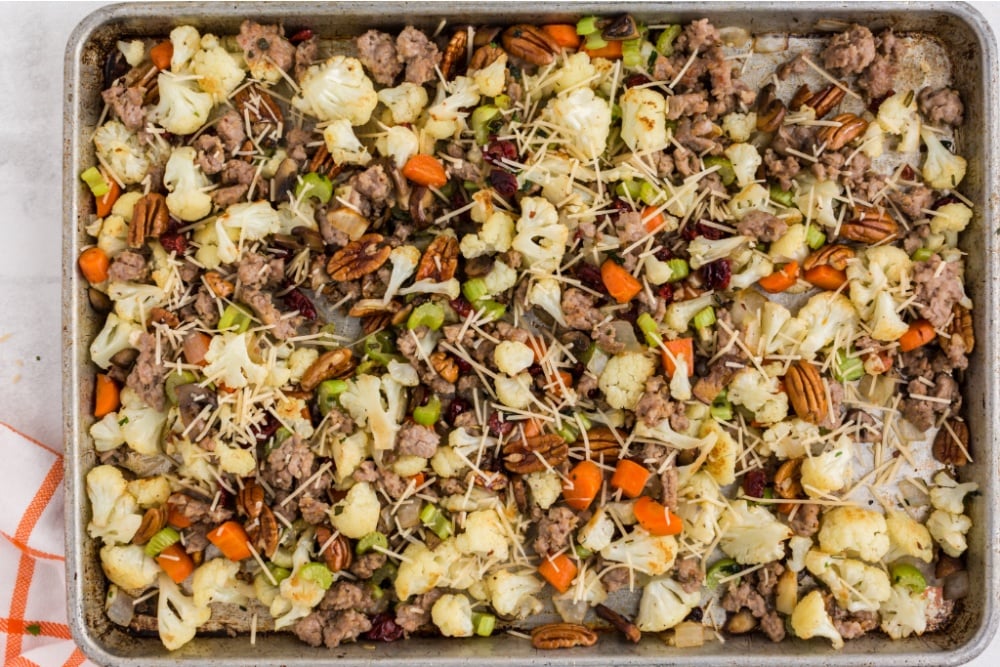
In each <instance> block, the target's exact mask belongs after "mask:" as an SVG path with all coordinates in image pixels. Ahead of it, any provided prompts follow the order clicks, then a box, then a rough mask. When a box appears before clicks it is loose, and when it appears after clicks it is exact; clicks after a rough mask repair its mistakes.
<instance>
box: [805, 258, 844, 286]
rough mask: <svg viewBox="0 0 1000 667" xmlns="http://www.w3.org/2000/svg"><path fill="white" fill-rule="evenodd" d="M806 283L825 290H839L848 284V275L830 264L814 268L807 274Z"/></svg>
mask: <svg viewBox="0 0 1000 667" xmlns="http://www.w3.org/2000/svg"><path fill="white" fill-rule="evenodd" d="M803 278H805V279H806V282H809V283H810V284H813V285H815V286H816V287H819V288H820V289H825V290H830V291H833V290H838V289H840V288H841V287H842V286H843V284H844V283H846V282H847V273H846V272H844V271H841V270H840V269H835V268H833V267H832V266H830V265H829V264H821V265H820V266H814V267H812V268H811V269H809V270H808V271H806V272H805V275H803Z"/></svg>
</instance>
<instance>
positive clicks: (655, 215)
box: [641, 206, 666, 234]
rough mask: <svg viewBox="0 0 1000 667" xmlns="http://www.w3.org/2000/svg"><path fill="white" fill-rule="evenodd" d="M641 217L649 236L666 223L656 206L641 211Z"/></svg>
mask: <svg viewBox="0 0 1000 667" xmlns="http://www.w3.org/2000/svg"><path fill="white" fill-rule="evenodd" d="M641 215H642V219H643V220H645V221H646V231H647V232H649V233H650V234H652V233H654V232H656V231H657V230H658V229H660V227H662V226H663V224H664V223H665V222H666V219H665V218H664V217H663V213H661V212H660V211H659V210H658V207H656V206H647V207H646V208H644V209H642V213H641Z"/></svg>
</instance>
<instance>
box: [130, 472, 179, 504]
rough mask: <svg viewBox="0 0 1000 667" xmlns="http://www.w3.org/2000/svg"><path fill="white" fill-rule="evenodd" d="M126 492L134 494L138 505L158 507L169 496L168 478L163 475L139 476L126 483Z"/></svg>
mask: <svg viewBox="0 0 1000 667" xmlns="http://www.w3.org/2000/svg"><path fill="white" fill-rule="evenodd" d="M127 488H128V492H129V493H131V494H132V495H133V496H135V500H136V502H137V503H139V507H141V508H143V509H148V508H150V507H158V506H159V505H162V504H164V503H166V502H167V498H169V497H170V492H171V489H170V480H168V479H167V478H166V477H164V476H163V475H155V476H153V477H139V478H136V479H134V480H132V481H131V482H129V483H128V487H127Z"/></svg>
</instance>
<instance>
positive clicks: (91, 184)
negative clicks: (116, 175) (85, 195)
mask: <svg viewBox="0 0 1000 667" xmlns="http://www.w3.org/2000/svg"><path fill="white" fill-rule="evenodd" d="M80 180H82V181H83V182H84V183H86V184H87V187H88V188H90V193H91V194H92V195H94V196H95V197H103V196H104V195H106V194H108V191H109V190H111V185H110V184H109V183H108V182H107V180H105V178H104V174H102V173H101V171H100V170H99V169H98V168H97V167H91V168H90V169H85V170H84V172H83V173H82V174H80Z"/></svg>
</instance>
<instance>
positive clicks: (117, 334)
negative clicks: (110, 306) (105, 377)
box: [90, 313, 143, 370]
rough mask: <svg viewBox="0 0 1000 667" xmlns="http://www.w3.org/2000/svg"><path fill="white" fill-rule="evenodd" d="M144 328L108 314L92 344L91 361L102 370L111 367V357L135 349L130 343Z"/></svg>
mask: <svg viewBox="0 0 1000 667" xmlns="http://www.w3.org/2000/svg"><path fill="white" fill-rule="evenodd" d="M142 330H143V329H142V326H141V325H139V324H137V323H135V322H132V321H130V320H123V319H121V318H119V317H118V316H117V315H116V314H114V313H108V318H107V319H106V320H105V321H104V327H103V328H102V329H101V330H100V332H98V334H97V336H95V337H94V341H93V342H92V343H91V344H90V359H91V361H93V362H94V363H95V364H97V365H98V366H99V367H100V368H102V369H105V370H107V368H109V367H110V366H111V357H113V356H115V355H116V354H118V353H119V352H121V351H122V350H124V349H126V348H129V347H133V345H132V344H131V343H130V342H129V341H130V340H132V338H133V335H138V334H139V333H141V332H142Z"/></svg>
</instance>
